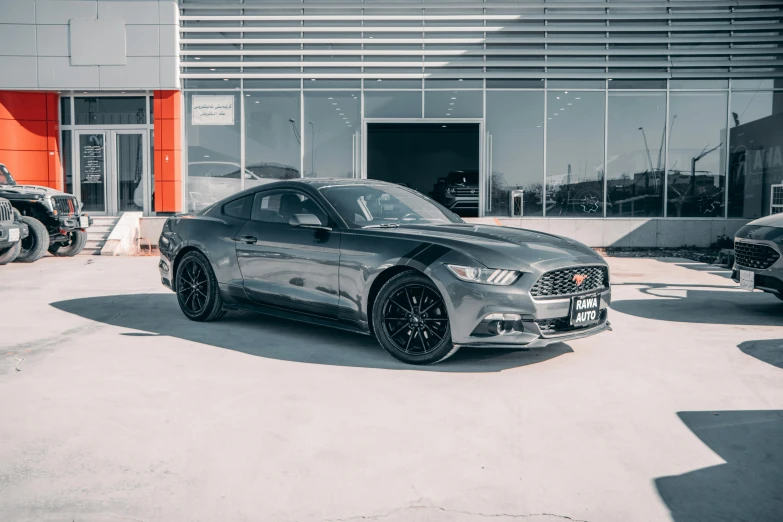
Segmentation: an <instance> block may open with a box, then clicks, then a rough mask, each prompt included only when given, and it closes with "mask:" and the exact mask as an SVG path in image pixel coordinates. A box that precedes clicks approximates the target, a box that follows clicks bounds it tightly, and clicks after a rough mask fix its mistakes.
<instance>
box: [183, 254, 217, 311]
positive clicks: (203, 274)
mask: <svg viewBox="0 0 783 522" xmlns="http://www.w3.org/2000/svg"><path fill="white" fill-rule="evenodd" d="M174 280H175V282H176V283H175V285H176V286H175V288H176V289H177V290H176V292H177V302H178V303H179V307H180V309H181V310H182V313H184V314H185V316H186V317H187V318H188V319H190V320H191V321H199V322H207V321H216V320H218V319H220V318H221V317H223V315H225V313H226V312H225V310H224V309H223V297H222V296H221V295H220V288H219V287H218V282H217V278H215V272H214V271H213V270H212V266H211V265H210V264H209V260H207V258H206V257H205V256H204V254H202V253H201V252H188V253H187V254H185V256H184V257H183V258H182V259H181V260H180V262H179V264H177V273H176V275H175V279H174Z"/></svg>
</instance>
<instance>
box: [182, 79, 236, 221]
mask: <svg viewBox="0 0 783 522" xmlns="http://www.w3.org/2000/svg"><path fill="white" fill-rule="evenodd" d="M238 103H239V93H220V92H208V93H192V92H189V93H186V94H185V118H186V124H185V130H186V134H187V144H188V153H187V158H188V159H187V161H188V165H187V187H186V201H187V209H188V210H190V211H196V210H201V209H202V208H204V207H206V206H208V205H210V204H211V203H213V202H215V201H218V200H220V199H222V198H224V197H226V196H229V195H231V194H233V193H235V192H238V191H239V190H241V187H242V180H241V179H240V176H239V170H240V163H241V161H240V133H241V132H242V129H241V127H240V124H239V123H240V118H239V109H238Z"/></svg>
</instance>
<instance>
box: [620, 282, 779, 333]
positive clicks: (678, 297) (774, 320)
mask: <svg viewBox="0 0 783 522" xmlns="http://www.w3.org/2000/svg"><path fill="white" fill-rule="evenodd" d="M612 286H613V287H615V286H638V287H640V288H639V291H640V292H641V293H642V294H645V295H649V296H653V297H655V299H617V297H615V299H614V300H613V301H612V304H611V308H612V309H613V310H617V311H618V312H622V313H624V314H629V315H635V316H637V317H644V318H647V319H657V320H660V321H674V322H680V323H707V324H738V325H759V326H778V325H780V324H781V317H783V302H781V301H780V300H779V299H777V298H776V297H775V296H772V295H767V294H764V293H763V292H745V291H742V290H739V288H738V287H737V286H736V285H734V286H723V285H691V284H663V283H621V284H618V285H615V284H612Z"/></svg>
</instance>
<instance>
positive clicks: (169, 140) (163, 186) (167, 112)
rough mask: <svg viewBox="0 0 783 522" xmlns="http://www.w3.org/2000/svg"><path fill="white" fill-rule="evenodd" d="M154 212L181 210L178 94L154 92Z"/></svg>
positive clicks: (179, 101) (179, 109)
mask: <svg viewBox="0 0 783 522" xmlns="http://www.w3.org/2000/svg"><path fill="white" fill-rule="evenodd" d="M153 103H154V104H155V105H154V118H155V121H154V125H155V145H154V146H155V165H154V169H155V170H154V172H155V212H180V211H182V164H181V159H180V158H181V150H182V140H181V136H180V134H181V130H180V129H181V128H182V127H181V119H182V118H181V111H182V106H181V96H180V92H179V91H155V98H154V102H153Z"/></svg>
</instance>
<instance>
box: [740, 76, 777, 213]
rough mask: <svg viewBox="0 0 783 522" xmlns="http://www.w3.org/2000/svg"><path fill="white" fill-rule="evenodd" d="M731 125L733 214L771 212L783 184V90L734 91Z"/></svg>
mask: <svg viewBox="0 0 783 522" xmlns="http://www.w3.org/2000/svg"><path fill="white" fill-rule="evenodd" d="M734 83H735V82H732V86H733V85H734ZM730 125H731V127H730V129H731V130H730V131H729V146H730V150H729V217H736V218H747V219H755V218H758V217H761V216H764V215H767V214H769V213H771V212H770V203H771V202H770V197H771V194H772V188H771V185H776V184H780V183H783V153H782V152H781V147H783V92H772V91H768V92H763V91H761V92H732V93H731V123H730Z"/></svg>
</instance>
